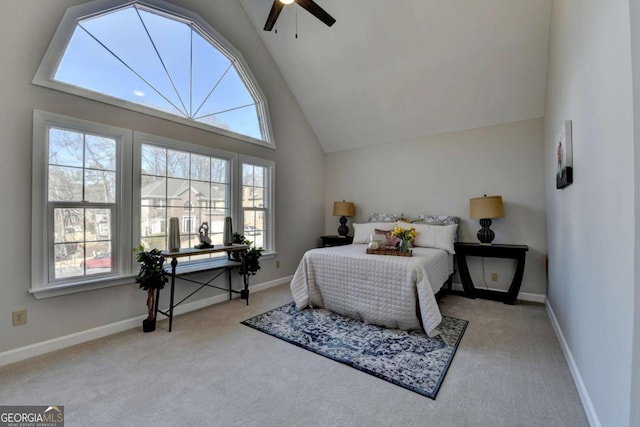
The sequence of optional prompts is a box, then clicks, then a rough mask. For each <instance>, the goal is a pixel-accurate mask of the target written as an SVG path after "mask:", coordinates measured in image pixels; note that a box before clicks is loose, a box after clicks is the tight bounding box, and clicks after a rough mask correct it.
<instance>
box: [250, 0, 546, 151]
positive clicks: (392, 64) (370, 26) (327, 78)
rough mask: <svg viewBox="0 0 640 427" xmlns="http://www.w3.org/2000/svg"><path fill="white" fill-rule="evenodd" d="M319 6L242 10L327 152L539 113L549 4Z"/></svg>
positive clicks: (332, 0)
mask: <svg viewBox="0 0 640 427" xmlns="http://www.w3.org/2000/svg"><path fill="white" fill-rule="evenodd" d="M317 3H318V4H319V5H320V6H321V7H323V8H324V9H325V10H326V11H327V12H329V13H330V14H331V15H332V16H333V17H334V18H336V20H337V22H336V23H335V24H334V25H333V26H332V27H327V26H326V25H324V24H323V23H321V22H320V21H318V20H317V19H316V18H314V17H313V16H312V15H311V14H309V13H308V12H307V11H306V10H304V9H302V8H301V7H300V6H298V5H297V4H292V5H289V6H285V8H284V10H283V11H282V13H281V14H280V17H279V18H278V21H277V24H276V28H277V34H276V33H275V31H271V32H266V31H263V29H262V28H263V27H264V23H265V20H266V18H267V15H268V13H269V10H270V8H271V4H272V0H241V4H242V6H243V8H244V10H245V11H246V13H247V15H248V16H249V18H250V20H251V21H252V23H253V24H254V26H255V28H256V30H257V31H258V32H259V34H260V36H261V37H262V40H263V41H264V44H265V46H266V48H267V49H268V51H269V52H270V54H271V56H272V57H273V59H274V61H275V62H276V64H277V66H278V67H279V68H280V71H281V72H282V74H283V76H284V78H285V80H286V81H287V84H288V85H289V87H290V89H291V91H292V92H293V95H294V96H295V98H296V100H297V101H298V103H299V104H300V107H301V108H302V110H303V112H304V114H305V116H306V117H307V120H308V121H309V123H310V125H311V127H312V128H313V131H314V132H315V134H316V136H317V137H318V139H319V141H320V143H321V144H322V146H323V148H324V150H325V151H326V152H334V151H341V150H348V149H353V148H359V147H365V146H369V145H376V144H384V143H394V142H402V141H410V140H415V139H418V138H421V137H425V136H429V135H435V134H440V133H446V132H452V131H458V130H464V129H472V128H477V127H483V126H489V125H494V124H500V123H508V122H514V121H519V120H524V119H530V118H535V117H541V116H543V114H544V99H545V85H546V68H547V50H548V39H549V22H550V14H551V0H446V1H444V0H395V1H390V0H317ZM296 25H297V34H298V37H297V38H296V37H295V34H296ZM276 138H277V135H276Z"/></svg>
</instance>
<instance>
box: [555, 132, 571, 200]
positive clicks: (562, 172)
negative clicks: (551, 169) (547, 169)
mask: <svg viewBox="0 0 640 427" xmlns="http://www.w3.org/2000/svg"><path fill="white" fill-rule="evenodd" d="M556 153H557V162H558V165H557V167H556V188H557V189H560V188H564V187H566V186H568V185H569V184H571V183H573V141H572V137H571V120H566V121H565V122H564V123H563V125H562V130H561V131H560V133H559V134H558V136H557V137H556Z"/></svg>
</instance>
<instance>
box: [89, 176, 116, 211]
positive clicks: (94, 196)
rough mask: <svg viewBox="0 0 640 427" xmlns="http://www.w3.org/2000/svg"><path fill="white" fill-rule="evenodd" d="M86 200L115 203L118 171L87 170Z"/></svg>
mask: <svg viewBox="0 0 640 427" xmlns="http://www.w3.org/2000/svg"><path fill="white" fill-rule="evenodd" d="M84 200H85V201H87V202H103V203H114V202H115V201H116V173H115V172H104V171H94V170H87V171H85V192H84Z"/></svg>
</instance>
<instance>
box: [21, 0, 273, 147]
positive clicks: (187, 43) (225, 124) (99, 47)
mask: <svg viewBox="0 0 640 427" xmlns="http://www.w3.org/2000/svg"><path fill="white" fill-rule="evenodd" d="M33 83H34V84H38V85H42V86H47V87H51V88H54V89H58V90H62V91H65V92H71V93H73V94H76V95H80V96H83V97H87V98H91V99H96V100H99V101H101V102H106V103H110V104H114V105H117V106H120V107H124V108H129V109H132V110H136V111H140V112H144V113H146V114H151V115H154V116H159V117H162V118H165V119H169V120H174V121H178V122H180V123H186V124H189V125H191V126H195V127H199V128H204V129H209V130H214V131H215V132H218V133H222V134H224V135H228V136H233V137H236V138H239V139H242V140H245V141H249V142H254V143H259V144H261V145H269V146H272V147H273V139H272V138H271V131H270V126H269V118H268V110H267V104H266V101H265V98H264V95H263V94H262V91H261V90H260V88H259V87H258V85H257V83H256V82H255V79H254V78H253V76H252V75H251V72H250V71H249V68H248V66H247V65H246V63H245V62H244V60H243V58H242V55H241V54H240V53H239V52H238V51H237V50H236V49H235V48H234V47H233V46H231V45H230V44H229V43H228V42H227V41H226V40H225V39H224V38H223V37H222V36H221V35H220V34H218V33H217V32H216V31H215V30H214V29H213V28H212V27H211V26H209V25H208V24H207V23H206V22H205V21H204V20H203V19H202V18H201V17H200V16H198V15H197V14H195V13H193V12H190V11H187V10H184V9H182V8H179V7H177V6H175V5H172V4H169V3H166V2H164V1H161V0H134V1H131V0H98V1H93V2H89V3H87V4H83V5H79V6H75V7H72V8H69V9H68V10H67V12H66V14H65V16H64V18H63V19H62V22H61V23H60V26H59V27H58V30H57V31H56V34H55V35H54V38H53V40H52V42H51V44H50V46H49V48H48V50H47V53H46V54H45V57H44V59H43V60H42V63H41V64H40V67H39V69H38V72H37V73H36V76H35V78H34V80H33Z"/></svg>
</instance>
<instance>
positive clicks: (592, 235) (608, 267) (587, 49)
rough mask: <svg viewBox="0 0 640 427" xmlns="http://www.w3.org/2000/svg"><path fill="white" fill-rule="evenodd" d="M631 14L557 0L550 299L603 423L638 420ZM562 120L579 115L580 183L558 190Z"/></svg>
mask: <svg viewBox="0 0 640 427" xmlns="http://www.w3.org/2000/svg"><path fill="white" fill-rule="evenodd" d="M629 22H630V15H629V2H628V1H627V0H610V1H606V2H604V1H601V2H584V1H581V0H555V1H554V3H553V10H552V23H551V37H550V41H551V42H550V56H549V70H548V84H547V106H546V113H545V170H546V173H545V177H546V183H545V196H546V201H547V218H548V220H547V241H548V250H549V291H548V299H549V305H550V308H551V310H552V311H553V313H554V314H555V317H556V319H557V322H558V325H559V327H560V330H561V332H562V335H563V337H564V339H565V341H566V345H567V347H568V351H569V359H570V360H572V362H573V364H574V366H573V368H574V373H575V374H576V375H575V377H576V383H577V385H578V389H579V391H580V392H581V393H582V398H583V403H584V404H585V408H586V410H587V415H588V416H590V417H591V422H592V423H593V424H594V425H599V424H601V425H603V426H626V425H637V424H634V423H633V422H632V421H630V406H631V400H630V397H632V396H631V393H630V390H631V377H632V342H633V331H634V326H633V325H634V310H636V311H637V308H636V307H634V281H635V279H636V276H635V267H634V261H635V255H634V249H635V246H636V233H637V227H636V224H637V220H636V219H635V218H634V212H635V211H634V196H635V187H634V182H635V178H636V166H635V161H634V134H633V132H634V123H633V98H632V95H633V87H632V78H631V55H630V52H631V46H630V30H629V28H630V26H629ZM564 120H572V121H573V158H574V184H572V185H570V186H569V187H567V188H565V189H563V190H556V189H555V185H554V170H555V160H554V159H555V157H554V156H555V136H556V135H557V133H558V132H559V130H560V129H561V125H562V123H563V121H564ZM636 325H637V324H636ZM636 362H637V355H636ZM636 368H637V366H636ZM636 376H637V373H636ZM636 397H637V395H636ZM634 405H635V406H637V405H638V400H637V399H636V400H635V402H634Z"/></svg>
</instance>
